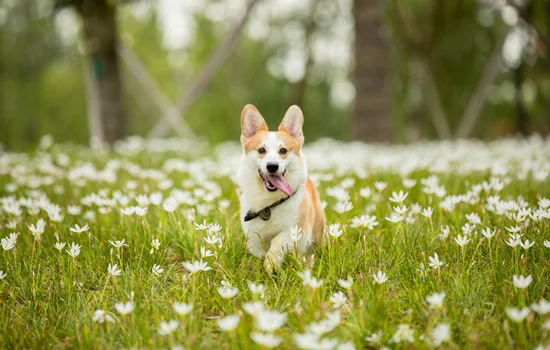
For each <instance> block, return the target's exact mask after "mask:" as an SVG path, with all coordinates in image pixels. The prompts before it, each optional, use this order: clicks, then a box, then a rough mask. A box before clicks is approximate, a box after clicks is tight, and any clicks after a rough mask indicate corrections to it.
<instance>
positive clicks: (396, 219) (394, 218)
mask: <svg viewBox="0 0 550 350" xmlns="http://www.w3.org/2000/svg"><path fill="white" fill-rule="evenodd" d="M404 218H405V217H404V216H403V215H398V214H397V213H391V215H390V216H386V220H388V221H390V222H393V223H394V224H395V223H397V222H400V221H402V220H403V219H404Z"/></svg>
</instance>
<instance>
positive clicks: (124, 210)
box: [120, 207, 136, 215]
mask: <svg viewBox="0 0 550 350" xmlns="http://www.w3.org/2000/svg"><path fill="white" fill-rule="evenodd" d="M120 212H121V213H122V214H124V215H133V214H134V213H135V212H136V210H135V207H126V208H122V209H120Z"/></svg>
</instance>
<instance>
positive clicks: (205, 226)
mask: <svg viewBox="0 0 550 350" xmlns="http://www.w3.org/2000/svg"><path fill="white" fill-rule="evenodd" d="M209 227H210V224H208V223H207V222H206V220H203V222H202V224H197V223H195V229H196V230H198V231H206V230H207V229H208V228H209Z"/></svg>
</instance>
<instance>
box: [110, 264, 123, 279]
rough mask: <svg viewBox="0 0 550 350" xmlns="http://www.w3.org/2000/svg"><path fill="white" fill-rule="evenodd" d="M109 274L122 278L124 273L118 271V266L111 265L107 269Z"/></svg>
mask: <svg viewBox="0 0 550 350" xmlns="http://www.w3.org/2000/svg"><path fill="white" fill-rule="evenodd" d="M107 272H108V273H109V275H111V276H113V277H116V276H120V274H121V273H122V270H119V269H118V265H117V264H114V265H111V264H109V266H108V267H107Z"/></svg>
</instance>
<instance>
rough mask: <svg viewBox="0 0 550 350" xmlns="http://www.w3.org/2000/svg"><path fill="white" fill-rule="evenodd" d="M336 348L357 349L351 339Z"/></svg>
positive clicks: (338, 349)
mask: <svg viewBox="0 0 550 350" xmlns="http://www.w3.org/2000/svg"><path fill="white" fill-rule="evenodd" d="M336 350H355V345H353V343H352V342H351V341H347V342H344V343H340V345H338V348H337V349H336Z"/></svg>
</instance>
